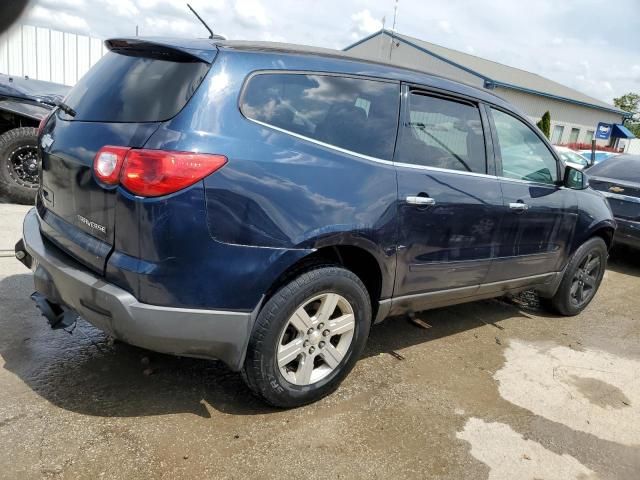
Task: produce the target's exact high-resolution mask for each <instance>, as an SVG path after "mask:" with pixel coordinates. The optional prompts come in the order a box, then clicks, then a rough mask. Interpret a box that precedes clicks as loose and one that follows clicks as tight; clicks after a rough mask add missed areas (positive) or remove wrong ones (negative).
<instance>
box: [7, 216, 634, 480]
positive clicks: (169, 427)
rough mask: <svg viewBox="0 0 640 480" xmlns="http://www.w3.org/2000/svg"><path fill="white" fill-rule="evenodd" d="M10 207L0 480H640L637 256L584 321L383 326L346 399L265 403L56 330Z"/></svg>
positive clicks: (206, 374) (137, 352) (625, 261)
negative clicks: (20, 253) (22, 253)
mask: <svg viewBox="0 0 640 480" xmlns="http://www.w3.org/2000/svg"><path fill="white" fill-rule="evenodd" d="M24 212H26V209H25V208H24V207H18V206H11V205H0V328H1V332H2V333H1V334H0V445H2V448H0V478H11V479H15V478H28V479H39V478H55V479H58V478H87V479H89V478H91V479H96V478H118V479H119V478H122V479H137V478H163V479H164V478H166V479H175V478H242V479H245V478H254V477H260V478H307V479H310V478H368V479H369V478H391V477H393V478H440V479H462V478H469V479H471V478H473V479H483V478H490V479H534V478H540V479H546V480H549V479H562V480H566V479H581V480H584V479H594V478H602V479H609V478H611V479H637V478H639V477H640V313H638V312H639V311H640V295H639V293H640V259H639V256H638V255H637V254H636V253H633V252H628V251H623V252H617V253H616V255H615V256H614V258H613V259H612V260H611V261H610V269H609V270H608V271H607V273H606V274H605V279H604V282H603V285H602V287H601V289H600V292H599V293H598V295H597V296H596V298H595V300H594V302H593V303H592V305H591V306H590V307H589V308H588V309H587V310H586V311H585V312H584V313H583V314H581V315H579V316H578V317H574V318H560V317H555V316H552V315H549V314H547V313H545V312H544V311H540V310H538V309H536V307H535V301H534V302H531V303H525V304H518V303H517V302H511V301H505V300H489V301H482V302H476V303H473V304H468V305H461V306H456V307H451V308H444V309H439V310H435V311H431V312H426V313H423V314H421V315H419V318H420V319H422V320H423V321H424V322H426V324H427V326H428V327H429V328H424V326H422V327H421V326H418V325H416V324H414V323H411V322H409V321H408V320H406V319H394V320H391V321H387V322H385V323H384V324H382V325H380V326H378V327H375V328H374V329H373V331H372V334H371V338H370V340H369V344H368V348H367V351H366V354H365V356H364V358H363V359H362V360H361V361H360V362H359V363H358V364H357V366H356V368H355V369H354V371H353V372H352V374H351V375H350V376H349V377H348V378H347V380H346V381H345V383H344V384H343V386H342V387H341V388H340V389H339V390H338V392H336V393H335V394H334V395H332V396H330V397H329V398H326V399H324V400H323V401H321V402H318V403H317V404H314V405H311V406H308V407H304V408H300V409H297V410H291V411H280V410H274V409H271V408H268V407H265V406H264V405H263V404H261V403H260V402H259V401H257V400H255V399H254V398H253V397H252V396H251V394H250V393H249V391H248V390H247V388H246V387H245V386H244V385H243V383H242V381H241V379H240V376H239V375H238V374H236V373H233V372H230V371H229V370H227V369H226V368H225V367H224V366H222V365H221V364H219V363H217V362H209V361H203V360H195V359H187V358H176V357H170V356H166V355H160V354H154V353H152V352H147V351H144V350H142V349H139V348H135V347H131V346H128V345H125V344H122V343H115V344H112V343H111V342H109V339H108V338H106V337H105V335H104V334H102V333H101V332H99V331H97V330H96V329H94V328H92V327H91V326H90V325H88V324H86V323H82V324H79V325H78V326H77V328H76V330H75V331H74V332H73V334H69V333H67V332H64V331H52V330H50V329H49V328H48V326H46V323H45V320H44V319H43V318H42V317H40V316H39V315H38V313H37V311H36V309H35V307H34V306H33V304H32V302H31V300H30V299H29V294H30V293H31V292H32V288H33V285H32V281H31V277H30V275H29V272H28V271H27V270H26V269H25V268H24V267H23V266H22V265H21V264H20V263H18V262H17V261H16V260H15V259H14V258H12V257H11V256H2V255H3V253H2V252H4V251H6V250H10V249H12V248H13V244H14V243H15V241H16V240H17V238H18V236H19V232H20V221H21V217H22V215H24Z"/></svg>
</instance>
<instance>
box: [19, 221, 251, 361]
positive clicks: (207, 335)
mask: <svg viewBox="0 0 640 480" xmlns="http://www.w3.org/2000/svg"><path fill="white" fill-rule="evenodd" d="M16 258H18V260H20V261H21V262H22V263H23V264H24V265H25V266H27V267H28V268H30V269H31V270H33V272H34V283H35V288H36V292H37V293H38V294H40V295H36V298H37V299H38V300H39V301H40V302H42V301H43V298H44V299H46V302H47V303H48V305H50V306H53V307H54V308H53V310H54V312H56V311H57V312H58V313H59V312H60V310H57V308H60V309H61V310H62V311H63V312H64V311H68V310H71V311H72V312H76V313H77V314H78V315H80V316H81V317H83V318H84V319H86V320H87V321H88V322H89V323H91V324H93V325H94V326H95V327H97V328H99V329H101V330H103V331H104V332H106V333H108V334H110V335H112V336H113V337H115V338H117V339H119V340H122V341H124V342H126V343H130V344H132V345H137V346H140V347H143V348H148V349H150V350H154V351H157V352H163V353H170V354H175V355H184V356H192V357H201V358H216V359H220V360H222V361H223V362H225V363H226V364H227V365H228V366H229V367H230V368H232V369H234V370H239V369H240V368H241V367H242V364H243V362H244V355H245V352H246V348H247V343H248V340H249V336H250V333H251V328H252V325H253V320H254V316H255V312H235V311H225V310H204V309H189V308H171V307H163V306H156V305H149V304H144V303H140V302H138V301H137V300H136V298H135V297H134V296H133V295H131V294H130V293H129V292H127V291H125V290H123V289H121V288H119V287H117V286H115V285H113V284H110V283H107V282H105V280H104V279H103V278H101V277H100V276H98V275H96V274H94V273H92V272H90V271H89V270H87V269H86V268H84V267H83V266H82V265H80V264H79V263H77V262H76V261H75V260H74V259H72V258H71V257H69V256H68V255H66V254H65V253H64V252H62V251H61V250H59V249H58V248H57V247H55V246H54V245H52V244H51V243H50V242H48V241H47V240H46V239H44V238H43V237H42V235H41V233H40V219H39V217H38V214H37V212H36V210H35V209H32V210H30V211H29V213H27V215H26V217H25V219H24V225H23V238H22V240H20V241H19V242H18V243H17V244H16ZM41 310H42V309H41ZM256 311H257V309H256ZM43 313H44V312H43ZM49 321H50V323H52V326H54V324H55V319H54V321H52V319H50V318H49Z"/></svg>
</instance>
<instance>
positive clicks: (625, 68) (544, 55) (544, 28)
mask: <svg viewBox="0 0 640 480" xmlns="http://www.w3.org/2000/svg"><path fill="white" fill-rule="evenodd" d="M0 1H2V0H0ZM637 1H638V0H619V4H618V5H617V7H618V9H619V10H620V11H635V10H636V9H637ZM32 3H34V4H35V6H34V7H33V8H32V9H31V11H30V12H29V13H28V14H27V15H26V16H25V18H23V20H21V21H22V22H24V23H30V24H35V25H37V26H43V27H51V28H55V29H60V30H66V31H70V32H76V33H83V34H91V35H92V36H95V37H99V38H109V37H118V36H125V35H127V36H128V35H133V34H134V32H135V27H136V25H139V27H140V34H141V35H162V36H189V37H206V36H207V35H208V34H207V32H206V30H205V29H204V28H203V27H202V25H201V24H200V22H198V20H197V19H196V18H195V17H194V16H193V14H192V13H191V12H190V11H189V10H188V9H187V6H186V0H37V1H36V0H34V1H33V2H32ZM189 3H191V5H192V6H193V7H194V8H195V9H196V10H197V11H198V13H200V15H201V16H202V17H203V18H204V20H205V21H206V22H207V23H208V24H209V25H210V26H211V27H212V28H213V30H214V32H216V33H222V34H226V36H228V37H229V38H231V39H243V40H251V39H262V40H264V39H268V40H278V41H286V42H292V43H301V44H305V45H317V46H321V47H329V48H343V47H345V46H347V45H349V44H351V43H353V42H354V41H357V40H359V39H361V38H363V37H365V36H367V35H369V34H371V33H373V32H375V31H377V30H379V29H380V28H381V26H382V17H383V16H385V17H386V19H387V22H386V23H387V25H386V26H387V28H389V27H390V26H391V23H392V21H393V6H394V2H392V1H388V0H323V2H322V3H321V4H319V3H318V2H315V3H313V2H309V1H300V0H190V1H189ZM597 5H598V0H580V1H578V0H567V1H566V2H558V1H557V0H539V1H538V2H536V8H535V9H529V10H527V14H526V15H523V14H522V6H521V4H520V2H513V1H512V0H492V1H491V2H489V4H487V3H486V2H484V3H483V2H470V1H466V2H459V1H458V2H436V3H430V4H428V5H426V4H425V3H424V2H422V1H418V0H403V1H402V2H400V3H399V8H398V21H397V24H396V29H397V30H398V31H399V32H400V33H405V34H407V35H411V36H414V37H417V38H421V39H424V40H426V41H430V42H434V43H437V44H440V45H443V46H445V47H448V48H453V49H457V50H461V51H465V52H468V53H472V54H474V55H478V56H481V57H485V58H488V59H490V60H494V61H497V62H501V63H505V64H508V65H512V66H514V67H517V68H523V69H525V70H529V71H531V72H534V73H537V74H540V75H542V76H545V77H548V78H550V79H552V80H555V81H557V82H560V83H562V84H564V85H567V86H569V87H572V88H576V89H578V90H582V91H584V92H585V93H587V94H589V95H591V96H594V97H596V98H600V99H602V100H606V101H611V100H612V98H613V97H614V96H619V95H622V94H624V93H627V92H629V91H640V67H638V66H636V67H634V65H637V63H638V62H637V58H638V47H637V46H638V45H639V44H640V24H639V23H638V19H635V18H634V20H633V21H632V20H630V21H628V22H620V21H618V19H616V18H615V17H606V16H605V17H602V18H600V19H599V22H598V28H596V29H592V28H585V27H584V25H588V24H589V21H591V18H590V17H591V16H592V13H591V12H592V11H593V8H596V7H597ZM452 19H455V22H453V20H452ZM454 33H455V34H454ZM618 39H622V40H620V41H618ZM585 61H586V62H587V63H586V65H585V63H584V62H585Z"/></svg>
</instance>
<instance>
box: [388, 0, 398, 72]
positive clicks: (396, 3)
mask: <svg viewBox="0 0 640 480" xmlns="http://www.w3.org/2000/svg"><path fill="white" fill-rule="evenodd" d="M397 16H398V0H396V2H395V5H394V6H393V25H392V26H391V44H390V45H389V60H391V51H392V50H393V43H394V35H395V34H396V18H397Z"/></svg>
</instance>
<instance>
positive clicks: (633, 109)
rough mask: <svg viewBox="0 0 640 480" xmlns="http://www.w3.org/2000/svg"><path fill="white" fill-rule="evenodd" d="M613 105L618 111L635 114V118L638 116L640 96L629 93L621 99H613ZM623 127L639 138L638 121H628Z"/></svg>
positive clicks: (639, 126)
mask: <svg viewBox="0 0 640 480" xmlns="http://www.w3.org/2000/svg"><path fill="white" fill-rule="evenodd" d="M613 104H614V105H615V106H616V107H618V108H619V109H620V110H624V111H625V112H629V113H633V114H636V117H637V116H640V94H637V93H633V92H629V93H627V94H625V95H622V96H621V97H618V98H614V99H613ZM624 125H625V127H627V128H628V129H629V130H631V132H632V133H633V134H634V135H635V136H636V137H638V138H640V121H638V120H633V119H630V120H627V121H625V122H624Z"/></svg>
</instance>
